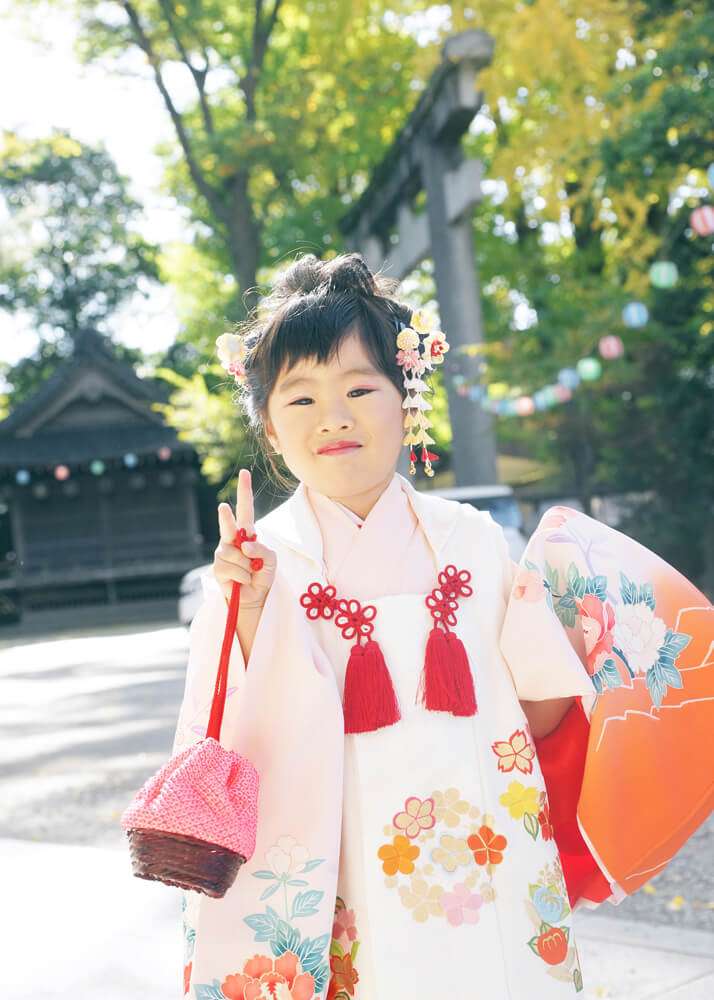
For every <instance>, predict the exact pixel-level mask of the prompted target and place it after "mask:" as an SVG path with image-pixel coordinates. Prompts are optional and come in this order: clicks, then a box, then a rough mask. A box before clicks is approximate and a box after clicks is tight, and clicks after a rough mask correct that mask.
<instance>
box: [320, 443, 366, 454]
mask: <svg viewBox="0 0 714 1000" xmlns="http://www.w3.org/2000/svg"><path fill="white" fill-rule="evenodd" d="M361 447H362V445H359V444H346V445H342V446H341V447H339V448H326V449H325V450H324V451H320V452H318V454H319V455H344V454H346V452H348V451H357V449H358V448H361Z"/></svg>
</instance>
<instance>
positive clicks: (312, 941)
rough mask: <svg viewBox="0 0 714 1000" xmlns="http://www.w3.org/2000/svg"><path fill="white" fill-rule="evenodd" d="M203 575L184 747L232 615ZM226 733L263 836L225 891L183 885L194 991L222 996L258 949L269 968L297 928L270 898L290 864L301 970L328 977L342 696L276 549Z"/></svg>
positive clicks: (180, 738) (183, 711) (234, 670)
mask: <svg viewBox="0 0 714 1000" xmlns="http://www.w3.org/2000/svg"><path fill="white" fill-rule="evenodd" d="M203 584H204V601H203V603H202V604H201V606H200V608H199V610H198V612H197V613H196V615H195V617H194V619H193V622H192V624H191V630H190V649H189V658H188V668H187V675H186V686H185V691H184V697H183V702H182V704H181V708H180V711H179V719H178V725H177V728H176V735H175V740H174V745H175V749H176V750H178V749H179V748H181V747H184V746H186V745H188V744H189V743H192V742H195V741H196V740H200V739H201V738H202V737H203V736H204V734H205V732H206V727H207V724H208V718H209V715H210V709H211V703H212V698H213V691H214V685H215V680H216V672H217V668H218V662H219V657H220V650H221V645H222V642H223V635H224V632H225V627H226V621H227V615H228V607H227V605H226V601H225V599H224V597H223V594H222V591H221V589H220V587H219V585H218V584H217V582H216V581H214V579H213V578H212V576H210V577H206V578H204V580H203ZM220 742H221V744H222V745H223V746H225V747H226V748H228V749H231V750H234V751H236V752H237V753H240V754H241V755H242V756H244V757H246V758H247V759H248V760H250V761H251V763H252V764H253V765H254V766H255V768H256V770H257V771H258V774H259V778H260V788H259V796H258V820H257V832H256V845H255V852H254V854H253V857H252V858H249V859H248V860H247V862H246V863H245V864H244V865H243V866H242V867H241V868H240V870H239V872H238V875H237V877H236V880H235V882H234V883H233V885H232V886H231V887H230V888H229V889H228V891H227V892H226V894H225V896H223V897H222V898H220V899H214V898H210V897H208V896H204V895H200V894H198V893H194V892H190V893H184V894H183V924H184V939H185V966H184V983H185V989H186V992H187V993H188V994H189V995H190V996H192V997H193V996H196V997H203V996H205V997H209V996H221V995H223V994H222V993H221V992H220V990H221V986H222V985H225V986H226V990H227V991H228V993H226V995H228V994H229V993H230V989H231V988H232V987H233V985H234V984H235V983H236V982H238V981H239V980H240V979H241V977H242V976H243V973H244V969H245V967H246V965H247V964H249V963H250V962H251V961H252V960H255V961H258V959H259V960H260V962H264V963H268V964H267V965H266V966H265V967H266V968H270V969H272V968H273V961H274V958H275V956H278V955H280V954H282V951H284V950H285V942H286V941H287V938H286V935H294V936H296V940H299V939H300V935H299V934H298V933H297V930H298V929H295V930H294V929H293V927H292V923H286V922H285V921H284V920H281V919H278V914H277V911H276V910H275V909H274V908H273V907H272V906H271V900H270V899H269V898H268V897H269V896H270V894H271V893H272V891H274V887H277V888H280V887H281V885H282V883H281V882H280V874H281V872H284V871H287V870H288V868H290V870H295V871H298V870H301V871H303V872H309V874H305V875H301V878H302V879H303V882H300V883H299V884H301V885H302V884H305V885H306V886H307V888H306V890H305V892H306V894H307V897H308V898H309V902H310V906H309V907H307V906H306V907H305V909H304V912H301V913H300V916H301V922H300V927H299V930H300V932H301V933H302V934H303V941H304V942H305V946H304V948H303V950H302V951H300V953H299V957H300V961H301V971H302V973H303V974H304V975H305V977H306V980H305V981H306V982H307V981H308V979H309V978H310V977H311V979H312V982H313V983H314V984H315V986H316V987H317V986H318V985H319V986H320V988H322V987H323V986H326V984H327V980H328V977H329V955H328V942H329V940H330V937H331V930H332V922H333V918H334V900H335V893H336V886H337V872H338V867H339V843H340V826H341V805H342V759H343V744H344V731H343V721H342V706H341V701H340V697H339V692H338V689H337V684H336V680H335V675H334V671H333V669H332V666H331V664H330V662H329V660H328V659H327V657H326V655H325V653H324V651H323V650H322V649H321V648H320V647H319V645H318V644H317V642H316V641H315V640H314V637H313V634H312V632H311V631H310V629H309V626H308V622H307V619H306V618H305V614H304V611H303V609H302V608H301V607H300V606H299V601H298V600H297V598H296V597H295V594H294V592H293V589H292V587H291V585H290V582H289V580H288V578H287V576H286V575H285V573H284V572H283V571H281V569H280V557H279V564H278V571H277V573H276V577H275V580H274V582H273V586H272V587H271V589H270V591H269V594H268V597H267V599H266V604H265V607H264V609H263V612H262V614H261V618H260V622H259V624H258V628H257V631H256V634H255V638H254V641H253V646H252V649H251V653H250V656H249V658H248V663H247V665H246V664H245V662H244V659H243V654H242V651H241V648H240V643H239V642H238V640H237V638H236V639H235V640H234V642H233V646H232V650H231V656H230V660H229V669H228V679H227V697H226V703H225V710H224V715H223V722H222V727H221V733H220ZM290 884H291V885H292V884H293V883H290ZM269 890H270V891H269ZM290 940H292V938H291V939H290ZM231 995H232V994H231Z"/></svg>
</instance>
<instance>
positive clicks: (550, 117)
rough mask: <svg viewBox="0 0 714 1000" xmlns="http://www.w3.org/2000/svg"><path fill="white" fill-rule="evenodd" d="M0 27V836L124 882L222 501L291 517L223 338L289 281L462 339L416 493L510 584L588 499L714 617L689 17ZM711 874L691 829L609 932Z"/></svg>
mask: <svg viewBox="0 0 714 1000" xmlns="http://www.w3.org/2000/svg"><path fill="white" fill-rule="evenodd" d="M0 14H1V15H2V24H3V30H2V33H0V93H2V94H3V102H2V103H3V114H2V129H3V131H2V135H1V136H0V678H1V679H2V684H3V691H4V695H3V697H2V698H1V699H0V718H1V719H2V724H3V728H4V731H6V732H7V733H8V736H9V737H10V738H9V739H8V740H6V747H7V751H6V753H5V754H4V755H3V760H2V761H0V787H2V789H3V802H4V805H5V808H4V809H3V811H2V814H1V815H0V836H2V837H5V838H6V841H4V843H6V844H8V845H9V844H11V843H12V844H14V849H15V850H20V849H24V848H22V845H27V844H28V843H30V842H34V843H35V844H39V843H42V844H45V845H49V844H54V845H67V849H70V847H71V848H77V847H80V846H83V847H87V848H89V847H93V848H100V847H101V848H102V849H106V850H111V851H114V853H115V856H116V858H117V863H119V860H118V859H119V858H120V856H121V852H123V851H124V850H125V846H124V841H123V835H122V832H121V830H120V829H119V827H118V822H117V821H118V816H119V813H120V811H121V809H122V808H123V806H124V805H126V804H127V802H128V800H129V798H130V797H131V795H132V793H133V791H134V790H135V789H136V788H137V787H138V786H139V784H141V782H142V781H143V780H144V779H145V778H146V777H147V776H148V775H149V774H150V773H152V772H153V771H154V770H155V769H156V767H158V766H159V765H160V764H161V763H163V761H164V760H165V759H166V757H167V755H168V753H169V751H170V743H171V739H172V736H173V726H174V724H175V718H176V713H177V710H178V704H179V701H180V698H181V694H182V690H183V680H184V672H185V657H186V650H187V631H186V626H187V625H188V624H189V623H190V620H191V617H192V615H193V613H194V612H195V609H196V607H197V606H198V603H200V600H201V590H200V573H201V571H202V569H203V568H205V566H206V565H207V564H208V563H210V561H211V559H212V552H213V549H214V547H215V545H216V542H217V538H218V532H217V523H216V506H217V504H218V503H219V502H220V501H221V500H230V501H232V500H233V499H234V491H235V477H236V474H237V471H238V469H239V468H240V467H241V466H250V467H251V468H252V469H253V478H254V485H255V493H256V507H257V514H258V515H260V514H262V513H265V512H266V511H267V510H268V509H270V508H271V507H272V506H273V505H275V504H276V503H277V502H279V501H280V500H281V499H283V496H284V494H281V493H280V491H279V490H278V489H277V488H276V487H274V486H273V485H272V484H271V482H270V481H269V479H268V477H267V473H266V470H265V468H264V466H263V464H262V462H261V461H260V458H259V456H258V454H257V447H256V442H255V441H254V440H253V439H252V437H251V435H250V434H249V433H248V432H247V430H246V427H245V425H244V423H243V422H242V420H241V418H240V416H239V413H238V411H237V409H236V406H235V403H234V402H233V398H232V396H233V393H232V386H231V383H230V381H229V380H227V378H226V375H225V372H224V371H223V369H222V368H221V367H220V366H219V365H218V362H217V358H216V356H215V353H214V342H215V339H216V337H217V336H218V335H219V334H220V333H222V332H224V331H226V330H228V329H230V327H231V324H232V323H233V322H235V321H236V320H240V319H241V318H243V317H244V316H245V315H246V312H247V311H248V310H249V309H250V308H251V307H252V306H254V305H255V303H256V301H257V299H258V297H259V295H260V292H261V289H262V288H266V287H267V286H268V284H269V282H270V280H271V277H272V275H273V274H274V272H275V270H276V269H278V268H280V267H283V266H285V265H286V264H287V263H289V262H290V261H291V260H293V259H294V258H295V256H296V255H298V254H301V253H306V252H311V253H315V254H317V255H318V256H320V257H324V258H328V257H330V256H332V255H334V254H337V253H340V252H344V251H348V250H359V251H360V252H362V253H363V254H364V255H365V257H366V258H367V260H368V261H369V263H370V265H371V266H372V267H373V268H375V269H376V268H380V267H381V268H383V269H384V270H385V271H386V273H387V274H390V275H392V276H394V277H398V278H400V279H401V280H402V295H403V297H404V298H405V299H407V300H408V301H411V302H413V303H414V304H417V305H423V306H425V307H426V308H427V309H428V310H429V311H431V312H433V313H434V314H435V315H436V316H437V317H438V318H439V320H440V324H441V326H442V328H443V329H444V330H445V331H446V333H447V336H448V338H449V341H450V344H451V350H450V351H449V353H448V354H447V355H446V358H445V361H444V364H443V365H442V366H441V367H440V369H439V371H438V374H437V375H436V377H435V395H434V397H433V404H434V410H433V414H432V419H433V423H434V437H435V451H437V452H438V454H439V461H438V463H436V464H435V468H436V475H435V477H434V478H433V479H426V477H425V476H424V475H423V473H422V472H421V466H419V465H418V470H419V472H418V476H417V479H416V485H417V487H418V488H420V489H436V490H438V491H440V492H441V493H443V494H444V495H447V496H455V497H457V498H458V499H461V500H463V501H465V502H470V503H473V504H475V505H476V506H478V507H485V508H488V509H489V510H491V511H492V513H493V514H494V516H495V517H496V518H497V519H498V520H499V521H500V522H501V523H502V524H503V526H504V528H505V529H506V531H507V536H508V540H509V545H510V546H511V550H512V554H513V555H514V557H515V558H518V556H519V554H520V551H521V550H522V547H523V545H524V544H525V540H526V538H527V537H528V535H529V533H530V532H531V531H532V530H533V529H534V528H535V526H536V524H537V522H538V518H539V516H540V514H541V513H542V512H543V511H544V510H545V509H546V508H547V507H548V506H551V505H552V504H554V503H565V504H568V505H570V506H574V507H577V508H579V509H582V510H584V511H585V512H586V513H589V514H591V515H592V516H594V517H596V518H599V519H601V520H603V521H606V522H607V523H609V524H611V525H614V526H616V527H618V528H619V529H620V530H622V531H624V532H626V533H627V534H629V535H631V536H632V537H634V538H636V539H638V540H639V541H641V542H642V543H643V544H644V545H646V546H648V547H649V548H651V549H653V550H654V551H656V552H657V553H659V554H660V555H661V556H662V557H663V558H665V559H666V560H667V561H668V562H670V563H671V564H672V565H673V566H675V567H676V568H677V569H679V570H680V571H681V572H682V573H683V574H684V575H685V576H687V577H688V578H689V579H690V580H691V581H692V582H693V583H695V584H696V585H697V586H698V587H699V588H700V589H701V590H703V591H704V592H705V593H706V594H707V595H709V596H711V594H712V592H714V527H713V519H712V513H713V505H714V501H713V499H712V498H713V497H714V460H713V459H714V454H713V453H714V447H713V446H714V420H713V419H712V417H713V414H714V283H713V282H712V272H713V270H714V256H713V253H712V251H713V249H714V141H713V140H714V85H713V82H712V68H711V52H712V44H713V43H714V11H713V10H712V6H711V4H710V3H708V2H677V0H674V2H666V3H665V2H663V0H632V2H624V0H592V2H590V3H588V4H579V3H577V2H571V0H530V2H529V0H522V2H515V0H484V2H481V3H478V4H476V3H466V4H461V3H451V4H427V3H415V2H408V3H392V2H385V3H381V2H378V0H369V2H362V0H350V2H347V0H344V2H343V0H331V2H321V0H315V2H307V0H272V2H271V3H269V4H265V3H263V2H262V0H255V2H250V3H247V4H236V3H228V2H226V0H181V2H179V0H104V2H100V3H96V2H88V0H57V2H45V0H17V2H11V0H1V2H0ZM18 845H20V846H18ZM8 851H9V847H8ZM9 856H10V855H9V854H8V857H9ZM703 859H705V860H704V861H703ZM121 860H122V861H123V860H124V858H123V857H121ZM712 861H714V832H713V831H712V830H711V828H710V827H709V826H707V825H705V826H704V827H703V828H702V829H701V830H700V831H699V833H698V834H697V836H696V837H695V838H693V840H692V842H690V845H688V847H687V848H686V849H685V851H683V852H682V853H681V855H680V856H679V857H678V858H677V859H675V862H673V864H672V865H671V866H670V868H669V869H668V870H667V871H666V872H665V873H664V874H663V875H662V876H660V878H658V879H656V880H654V881H653V882H652V883H651V884H650V885H649V886H647V887H646V888H645V890H644V891H643V892H642V893H639V894H638V895H637V897H635V898H633V899H630V900H627V901H626V903H625V904H623V906H621V907H618V908H617V911H618V912H617V913H613V914H612V915H613V916H619V917H621V918H622V919H625V918H632V919H641V920H645V921H650V922H653V923H655V924H658V925H662V926H664V925H667V926H670V927H689V928H693V929H697V930H705V931H713V930H714V874H713V873H714V864H712ZM141 888H145V887H141ZM613 910H614V908H613ZM48 934H49V931H48ZM164 974H165V973H161V975H164ZM157 975H159V974H158V973H157ZM20 979H22V976H20ZM158 983H159V980H158V979H157V980H156V981H155V982H153V983H152V988H153V989H154V990H155V993H154V995H155V996H157V997H162V996H164V995H167V996H168V995H170V991H169V992H167V993H166V994H164V993H162V992H161V989H162V988H163V987H161V986H160V985H158ZM135 986H136V989H143V988H146V986H147V981H146V980H145V979H144V980H138V981H137V984H135ZM92 988H93V987H92ZM133 988H134V987H132V988H130V987H129V986H123V987H120V988H119V990H120V992H119V993H117V995H118V996H125V997H129V996H133V995H134V993H133V992H132V989H133ZM87 989H90V988H89V987H87ZM122 991H123V992H122ZM17 995H18V996H20V995H21V994H20V993H19V992H18V993H17ZM23 995H24V994H23ZM48 995H49V994H48ZM51 995H55V994H51ZM57 995H58V996H59V995H69V994H68V993H67V994H60V993H57ZM72 995H73V998H74V1000H77V997H80V996H83V995H85V994H83V993H82V992H81V990H79V991H76V992H74V993H72ZM86 995H87V996H89V995H94V994H93V993H91V992H88V993H87V994H86ZM111 995H112V996H113V994H111ZM136 995H139V993H137V994H136ZM592 995H593V996H594V995H596V994H595V993H593V994H592ZM597 995H601V996H610V995H613V996H614V995H615V994H610V993H600V994H597ZM618 995H619V994H618ZM630 995H634V994H630Z"/></svg>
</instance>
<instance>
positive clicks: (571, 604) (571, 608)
mask: <svg viewBox="0 0 714 1000" xmlns="http://www.w3.org/2000/svg"><path fill="white" fill-rule="evenodd" d="M555 613H556V615H557V616H558V618H559V619H560V621H561V623H562V624H563V625H564V626H565V627H566V628H573V626H574V625H575V622H576V621H577V617H578V612H577V608H576V606H575V600H574V598H573V597H571V596H570V595H568V594H566V595H565V596H564V597H561V598H560V600H559V601H558V603H557V604H556V606H555Z"/></svg>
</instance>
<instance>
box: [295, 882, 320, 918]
mask: <svg viewBox="0 0 714 1000" xmlns="http://www.w3.org/2000/svg"><path fill="white" fill-rule="evenodd" d="M323 896H324V893H323V892H321V891H320V890H318V889H309V890H308V891H307V892H299V893H298V894H297V896H296V897H295V899H294V900H293V909H292V916H291V919H295V918H296V917H311V916H313V914H315V913H317V906H318V903H319V902H320V900H321V899H322V897H323Z"/></svg>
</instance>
